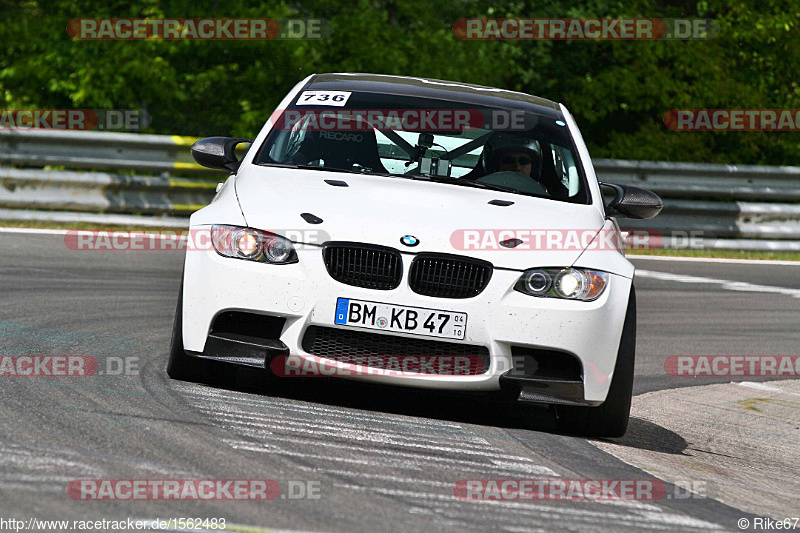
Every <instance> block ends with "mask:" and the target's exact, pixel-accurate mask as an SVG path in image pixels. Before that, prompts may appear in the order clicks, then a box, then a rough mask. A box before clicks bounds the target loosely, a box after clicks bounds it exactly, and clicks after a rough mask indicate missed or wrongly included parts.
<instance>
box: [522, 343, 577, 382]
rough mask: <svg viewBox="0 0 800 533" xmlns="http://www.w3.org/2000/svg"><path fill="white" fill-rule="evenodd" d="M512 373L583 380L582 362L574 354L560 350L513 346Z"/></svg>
mask: <svg viewBox="0 0 800 533" xmlns="http://www.w3.org/2000/svg"><path fill="white" fill-rule="evenodd" d="M511 358H512V360H513V364H514V367H513V368H512V370H511V375H514V376H528V377H534V378H541V379H560V380H569V381H581V375H582V372H581V363H580V361H579V360H578V358H576V357H575V356H574V355H572V354H569V353H566V352H561V351H558V350H545V349H541V348H529V347H526V346H512V347H511Z"/></svg>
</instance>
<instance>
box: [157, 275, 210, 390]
mask: <svg viewBox="0 0 800 533" xmlns="http://www.w3.org/2000/svg"><path fill="white" fill-rule="evenodd" d="M208 363H209V361H204V360H203V359H200V358H197V357H192V356H189V355H186V352H185V351H184V350H183V282H181V290H180V291H179V292H178V308H177V309H176V310H175V321H174V322H173V325H172V342H171V343H170V347H169V362H168V363H167V375H168V376H169V377H171V378H172V379H179V380H181V381H192V382H195V383H208V382H209V381H210V379H211V376H212V374H211V372H210V369H209V368H208V367H209V365H208Z"/></svg>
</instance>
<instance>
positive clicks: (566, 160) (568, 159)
mask: <svg viewBox="0 0 800 533" xmlns="http://www.w3.org/2000/svg"><path fill="white" fill-rule="evenodd" d="M550 147H551V148H552V150H553V164H554V165H555V167H556V176H558V178H559V179H560V180H561V183H563V184H564V186H565V187H566V188H567V189H568V190H569V195H570V197H572V196H575V195H576V194H578V191H579V190H580V187H581V184H580V175H579V174H578V167H577V165H576V163H575V157H574V156H573V155H572V150H570V149H568V148H564V147H562V146H557V145H555V144H551V145H550Z"/></svg>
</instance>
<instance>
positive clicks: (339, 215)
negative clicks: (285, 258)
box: [236, 166, 604, 270]
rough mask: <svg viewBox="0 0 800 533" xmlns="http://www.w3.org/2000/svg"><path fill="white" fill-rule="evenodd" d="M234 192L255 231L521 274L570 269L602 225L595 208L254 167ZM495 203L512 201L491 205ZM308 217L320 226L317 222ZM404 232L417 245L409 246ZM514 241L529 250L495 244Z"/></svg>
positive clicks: (241, 175) (241, 177)
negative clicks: (481, 263)
mask: <svg viewBox="0 0 800 533" xmlns="http://www.w3.org/2000/svg"><path fill="white" fill-rule="evenodd" d="M326 180H327V181H328V182H326ZM329 182H334V184H331V183H329ZM336 182H339V185H337V184H336ZM342 182H343V183H346V184H347V186H342V185H341V183H342ZM236 193H237V196H238V200H239V204H240V207H241V209H242V213H243V214H244V217H245V220H246V221H247V224H248V225H249V226H251V227H255V228H259V229H262V230H267V231H273V232H275V233H278V234H280V235H287V236H288V237H289V238H291V239H292V240H294V241H295V242H306V243H318V244H322V243H324V242H325V241H329V240H330V241H354V242H363V243H371V244H378V245H383V246H389V247H392V248H395V249H397V250H400V251H401V252H406V253H420V252H438V253H449V254H457V255H466V256H469V257H476V258H479V259H483V260H486V261H489V262H491V263H492V264H493V265H495V266H496V267H504V268H511V269H519V270H524V269H526V268H531V267H534V266H569V265H571V264H573V263H574V262H575V260H576V259H577V258H578V257H579V256H580V255H581V252H582V251H583V249H584V247H585V246H586V244H587V243H588V242H589V240H585V241H584V240H582V239H591V235H592V234H593V233H595V232H597V231H599V230H600V228H601V227H602V226H603V223H604V218H603V216H602V215H601V214H600V213H599V212H598V210H597V209H596V208H594V207H593V206H591V205H577V204H570V203H566V202H558V201H553V200H546V199H542V198H533V197H526V196H521V195H516V194H510V193H506V192H500V191H491V190H485V189H477V188H471V187H464V186H457V185H448V184H441V183H431V182H424V181H420V180H411V179H404V178H400V177H394V178H393V177H384V176H370V175H360V174H349V173H339V172H324V171H317V170H301V169H286V168H280V167H259V166H251V167H248V169H247V170H246V171H245V170H244V169H242V170H241V171H240V173H239V175H238V176H237V178H236ZM494 200H498V201H500V202H513V204H512V205H505V206H502V205H493V204H490V203H489V202H491V201H494ZM304 213H309V214H311V215H314V216H316V217H319V218H320V219H322V222H321V223H318V224H311V223H309V222H308V221H307V220H305V219H304V218H303V217H301V214H304ZM404 236H413V237H414V238H416V239H417V240H418V241H419V243H418V244H417V245H416V246H413V247H409V246H406V245H404V244H403V243H402V242H401V238H402V237H404ZM587 236H588V237H587ZM517 237H519V238H521V239H522V240H523V244H522V245H519V246H517V247H516V248H506V247H503V246H498V244H497V241H498V240H506V239H509V238H517ZM576 237H577V239H576Z"/></svg>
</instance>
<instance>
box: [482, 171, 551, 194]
mask: <svg viewBox="0 0 800 533" xmlns="http://www.w3.org/2000/svg"><path fill="white" fill-rule="evenodd" d="M475 181H477V182H478V183H486V184H489V185H502V186H504V187H511V188H514V189H516V190H518V191H519V192H522V193H525V194H535V195H539V196H549V194H548V192H547V189H545V187H544V185H542V184H541V183H539V182H538V181H536V180H535V179H533V178H531V177H530V176H526V175H525V174H521V173H519V172H513V171H510V170H508V171H504V172H493V173H491V174H487V175H486V176H481V177H480V178H478V179H476V180H475Z"/></svg>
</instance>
